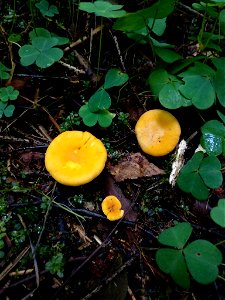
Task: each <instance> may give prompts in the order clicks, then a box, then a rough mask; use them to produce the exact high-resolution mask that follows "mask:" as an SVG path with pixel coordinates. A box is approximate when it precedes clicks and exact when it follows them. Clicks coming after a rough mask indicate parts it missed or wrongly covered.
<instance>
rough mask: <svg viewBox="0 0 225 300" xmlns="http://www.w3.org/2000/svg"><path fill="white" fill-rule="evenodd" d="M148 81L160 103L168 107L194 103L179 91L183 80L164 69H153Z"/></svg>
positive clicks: (173, 107)
mask: <svg viewBox="0 0 225 300" xmlns="http://www.w3.org/2000/svg"><path fill="white" fill-rule="evenodd" d="M148 83H149V85H150V88H151V91H152V93H153V95H154V96H156V97H158V98H159V101H160V103H161V104H162V105H163V106H164V107H166V108H168V109H176V108H179V107H181V106H189V105H191V104H192V102H191V100H189V99H186V98H185V97H183V96H182V95H181V93H180V91H179V88H180V86H181V85H182V84H183V83H182V81H181V80H179V79H178V78H177V77H176V76H174V75H171V74H169V73H168V72H167V71H166V70H164V69H157V70H155V71H153V72H152V73H151V74H150V76H149V78H148Z"/></svg>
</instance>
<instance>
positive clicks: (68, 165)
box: [45, 131, 107, 186]
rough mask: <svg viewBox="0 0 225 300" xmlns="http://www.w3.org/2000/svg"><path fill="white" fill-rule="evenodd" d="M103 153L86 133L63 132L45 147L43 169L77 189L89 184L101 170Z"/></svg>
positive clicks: (97, 141) (105, 152)
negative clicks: (44, 167)
mask: <svg viewBox="0 0 225 300" xmlns="http://www.w3.org/2000/svg"><path fill="white" fill-rule="evenodd" d="M106 160H107V151H106V149H105V146H104V145H103V143H102V142H101V141H100V140H99V139H97V138H96V137H95V136H94V135H92V134H91V133H89V132H87V131H86V132H83V131H65V132H63V133H61V134H59V135H58V136H57V137H56V138H55V139H54V140H53V141H52V142H51V143H50V145H49V146H48V149H47V151H46V154H45V166H46V169H47V170H48V172H49V173H50V174H51V175H52V177H53V178H54V179H55V180H56V181H58V182H59V183H61V184H65V185H70V186H79V185H83V184H85V183H88V182H90V181H92V180H93V179H94V178H96V177H97V176H98V175H99V174H100V173H101V172H102V170H103V169H104V167H105V163H106Z"/></svg>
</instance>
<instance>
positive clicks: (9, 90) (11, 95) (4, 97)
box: [0, 86, 19, 102]
mask: <svg viewBox="0 0 225 300" xmlns="http://www.w3.org/2000/svg"><path fill="white" fill-rule="evenodd" d="M18 95H19V91H17V90H15V89H14V88H13V87H12V86H7V87H2V88H0V100H1V101H2V102H7V101H8V100H16V99H17V97H18Z"/></svg>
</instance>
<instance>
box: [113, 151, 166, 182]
mask: <svg viewBox="0 0 225 300" xmlns="http://www.w3.org/2000/svg"><path fill="white" fill-rule="evenodd" d="M109 171H110V173H111V174H112V175H113V176H114V179H115V180H116V181H117V182H120V181H124V180H125V179H137V178H140V177H151V176H155V175H163V174H165V171H163V170H162V169H160V168H158V167H157V166H156V165H154V164H152V163H150V162H149V161H148V160H147V158H145V157H144V156H143V155H142V154H141V153H139V152H137V153H132V154H128V155H127V156H126V157H124V158H123V159H122V160H121V161H120V162H119V163H118V164H117V165H115V166H109Z"/></svg>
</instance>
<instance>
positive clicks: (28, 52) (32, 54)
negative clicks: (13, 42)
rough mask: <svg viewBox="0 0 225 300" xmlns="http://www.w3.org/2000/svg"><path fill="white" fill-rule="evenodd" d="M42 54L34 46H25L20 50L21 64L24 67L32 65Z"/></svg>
mask: <svg viewBox="0 0 225 300" xmlns="http://www.w3.org/2000/svg"><path fill="white" fill-rule="evenodd" d="M39 54H40V52H39V51H38V50H37V49H35V48H34V46H32V45H24V46H22V47H21V48H20V49H19V56H20V58H21V59H20V62H21V64H22V65H23V66H29V65H32V64H33V63H34V62H35V61H36V59H37V57H38V55H39Z"/></svg>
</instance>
